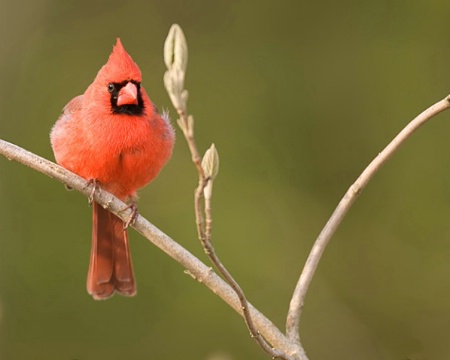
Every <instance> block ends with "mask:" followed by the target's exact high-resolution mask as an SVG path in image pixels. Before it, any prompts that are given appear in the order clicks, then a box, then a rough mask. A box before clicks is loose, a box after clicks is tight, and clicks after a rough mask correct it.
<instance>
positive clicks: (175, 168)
mask: <svg viewBox="0 0 450 360" xmlns="http://www.w3.org/2000/svg"><path fill="white" fill-rule="evenodd" d="M449 15H450V3H449V2H448V1H443V0H434V1H430V0H416V1H388V0H377V1H350V0H344V1H331V0H328V1H323V2H319V1H317V2H314V1H298V0H289V1H278V2H275V1H267V0H265V1H230V0H226V1H225V0H219V1H206V0H196V1H182V0H178V1H175V0H173V1H162V0H161V1H137V0H134V1H133V0H131V1H117V0H109V1H99V0H84V1H58V0H28V1H27V0H24V1H11V0H10V1H6V0H0V111H1V117H0V137H1V138H2V139H5V140H8V141H11V142H13V143H16V144H18V145H20V146H23V147H24V148H26V149H29V150H31V151H33V152H36V153H37V154H39V155H42V156H44V157H46V158H49V159H53V155H52V152H51V149H50V145H49V139H48V133H49V130H50V128H51V126H52V124H53V123H54V122H55V120H56V119H57V118H58V116H59V114H60V111H61V109H62V107H63V106H64V105H65V104H66V103H67V101H68V100H70V99H71V98H72V97H74V96H75V95H78V94H81V93H83V92H84V90H85V89H86V87H87V86H88V85H89V84H90V82H91V81H92V80H93V79H94V77H95V74H96V72H97V71H98V70H99V69H100V67H101V66H102V65H103V64H104V63H105V62H106V60H107V58H108V55H109V53H110V51H111V49H112V45H113V44H114V43H115V39H116V37H118V36H120V37H121V39H122V41H123V43H124V45H125V47H126V49H127V50H128V51H129V52H130V54H131V55H132V56H133V58H134V60H135V61H136V62H137V63H138V64H139V65H140V68H141V70H142V72H143V75H144V81H143V83H144V86H145V87H146V89H147V92H148V93H149V94H150V96H151V98H152V99H153V101H154V102H155V104H156V105H157V106H158V107H159V108H164V107H167V108H170V109H171V112H172V114H173V113H174V111H173V110H172V108H171V105H170V101H169V99H168V96H167V94H166V92H165V90H164V87H163V83H162V76H163V73H164V63H163V60H162V47H163V42H164V39H165V37H166V35H167V32H168V30H169V28H170V25H171V24H172V23H175V22H176V23H179V24H180V25H181V26H182V28H183V29H184V31H185V34H186V37H187V40H188V44H189V55H190V57H189V68H188V75H187V84H186V85H187V88H188V90H189V92H190V101H189V109H190V112H191V113H192V114H194V116H195V119H196V126H197V128H196V129H197V132H196V135H197V141H198V144H199V147H200V148H201V149H202V151H203V150H205V149H206V148H207V147H208V146H209V144H210V143H211V142H214V143H215V144H216V146H217V148H218V150H219V153H220V157H221V170H220V175H219V178H218V179H217V181H216V184H215V195H214V240H215V246H216V250H217V251H218V253H219V254H220V255H221V256H222V258H223V261H224V262H225V263H226V264H227V265H228V266H229V268H230V270H231V271H232V273H234V274H235V277H236V278H237V279H238V280H239V281H240V283H241V285H242V286H243V288H244V289H245V291H246V293H247V295H248V297H249V299H250V301H251V302H252V303H253V304H254V305H255V306H256V307H258V308H259V309H260V310H261V311H262V312H263V313H264V314H265V315H266V316H267V317H269V318H270V319H272V320H273V321H274V323H276V324H277V325H278V326H279V327H280V328H281V329H284V322H285V316H286V311H287V308H288V304H289V300H290V297H291V294H292V291H293V288H294V285H295V282H296V280H297V278H298V275H299V273H300V271H301V268H302V266H303V264H304V261H305V259H306V257H307V255H308V252H309V250H310V248H311V245H312V243H313V241H314V239H315V237H316V236H317V235H318V233H319V231H320V230H321V228H322V227H323V225H324V224H325V222H326V221H327V219H328V217H329V216H330V214H331V212H332V211H333V209H334V208H335V206H336V204H337V202H338V201H339V199H340V198H341V196H342V195H343V194H344V192H345V191H346V189H347V188H348V187H349V186H350V184H351V183H352V182H353V181H354V180H355V179H356V177H357V176H358V175H359V173H360V172H361V171H362V170H363V168H364V167H365V166H366V165H367V164H368V162H369V161H370V160H372V159H373V157H374V156H375V155H376V154H377V153H378V152H379V151H380V150H381V149H382V148H383V147H384V146H385V145H386V144H387V143H388V141H390V139H391V138H392V137H393V136H394V135H395V134H396V133H397V132H398V131H399V130H400V129H401V128H402V127H403V126H404V125H406V123H407V122H408V121H409V120H411V119H412V118H413V117H414V116H415V115H417V114H418V113H419V112H420V111H422V110H423V109H425V108H426V107H428V106H429V105H431V104H432V103H434V102H436V101H438V100H440V99H441V98H443V97H444V96H445V95H446V94H447V93H448V91H449V86H448V84H449V81H450V79H449V75H448V74H447V73H446V71H447V70H448V69H449V64H450V46H449V38H448V35H449V33H450V21H449ZM173 117H174V116H173ZM177 133H178V142H177V144H176V147H175V152H174V155H173V159H172V161H171V162H170V163H169V164H168V165H167V167H166V168H165V169H164V170H163V172H162V173H161V175H160V176H159V178H158V179H157V180H156V181H155V182H154V183H152V184H151V185H150V186H148V187H147V188H145V189H144V190H142V191H141V192H140V195H141V200H140V212H141V213H142V214H143V215H144V216H146V217H147V218H148V219H149V220H150V221H152V222H153V223H154V224H155V225H156V226H158V227H160V228H161V229H162V230H163V231H165V232H166V233H167V234H168V235H170V236H171V237H173V238H174V239H175V240H177V241H178V242H180V243H181V244H182V245H183V246H185V247H186V248H187V249H189V250H190V251H192V252H193V253H194V254H196V255H197V256H199V257H200V258H201V259H203V260H204V261H207V259H205V257H204V255H203V252H202V250H201V248H200V245H199V243H198V241H197V239H196V233H195V225H194V218H193V209H192V207H193V203H192V193H193V189H194V187H195V185H196V182H197V181H196V173H195V171H194V168H193V166H192V165H191V163H190V156H189V154H188V151H187V147H186V145H185V142H184V139H183V138H182V137H181V135H180V132H179V131H177ZM449 133H450V113H443V114H441V115H439V116H438V117H437V118H436V119H434V120H433V121H432V122H431V123H430V124H428V125H426V126H425V127H424V128H423V129H420V131H419V132H418V133H417V134H415V135H414V136H413V137H412V138H411V139H410V140H409V141H408V142H407V143H406V144H405V146H403V148H402V149H401V150H400V151H399V153H397V154H396V155H395V157H394V158H393V159H392V160H391V161H390V162H389V164H387V165H386V166H385V167H384V168H383V169H382V171H381V172H380V173H379V174H378V175H377V176H376V177H375V179H374V180H373V181H372V183H371V184H370V185H369V187H368V188H367V189H366V191H365V192H364V193H363V195H362V196H361V198H360V199H359V200H358V202H357V203H356V205H355V206H354V208H353V209H352V210H351V211H350V213H349V215H348V217H347V218H346V220H345V221H344V223H343V225H342V227H341V228H340V229H339V231H338V232H337V234H336V236H335V237H334V239H333V241H332V242H331V244H330V246H329V247H328V248H327V251H326V252H325V255H324V257H323V260H322V262H321V264H320V266H319V270H318V272H317V275H316V276H315V278H314V280H313V283H312V286H311V289H310V291H309V293H308V296H307V299H306V304H305V308H304V313H303V317H302V324H301V337H302V341H303V344H304V346H305V348H306V351H307V352H308V354H309V357H310V359H311V360H316V359H321V360H328V359H330V360H331V359H333V360H340V359H367V360H371V359H378V360H379V359H389V360H390V359H392V360H394V359H402V360H404V359H411V360H431V359H444V358H448V356H449V354H450V342H449V341H448V339H449V334H450V223H449V220H448V219H449V217H450V190H449V189H450V187H449V184H450V155H449V150H450V149H449V141H448V137H449ZM90 233H91V209H89V208H88V206H87V201H86V199H85V198H84V197H82V196H81V195H79V194H78V193H75V192H67V191H65V190H64V188H63V186H62V185H61V184H59V183H57V182H55V181H52V180H51V179H49V178H47V177H45V176H43V175H41V174H39V173H37V172H34V171H32V170H30V169H28V168H26V167H24V166H22V165H20V164H17V163H14V162H9V161H7V160H6V159H5V158H3V157H0V359H2V360H3V359H6V360H27V359H46V360H62V359H66V360H74V359H76V360H89V359H96V360H106V359H108V360H110V359H153V358H155V359H206V360H213V359H214V360H217V359H228V360H236V359H266V358H268V357H267V356H266V355H264V354H263V352H262V351H261V350H260V349H259V348H258V347H257V346H256V345H255V343H254V342H253V341H252V340H251V339H250V337H249V336H248V332H247V330H246V328H245V326H244V323H243V321H242V320H241V318H240V317H239V316H238V315H237V314H235V313H234V312H233V311H232V310H231V309H230V308H229V307H228V306H226V305H225V304H224V303H223V302H222V301H221V300H220V299H219V298H217V297H216V296H214V295H213V294H212V293H211V292H210V291H209V290H207V289H206V288H205V287H203V286H202V285H200V284H198V283H196V282H195V281H193V280H192V279H191V278H190V277H189V276H186V275H184V274H183V269H182V268H181V267H180V266H179V265H178V264H177V263H175V262H174V261H173V260H171V259H170V258H168V257H167V256H166V255H164V254H163V253H162V252H161V251H159V250H158V249H156V248H154V247H153V246H151V245H149V243H148V241H146V240H145V239H143V238H142V237H141V236H139V235H138V234H137V233H136V232H134V231H131V242H132V253H133V260H134V265H135V271H136V276H137V281H138V296H137V297H135V298H132V299H129V298H122V297H120V296H115V297H114V298H112V299H111V300H108V301H104V302H96V301H94V300H92V299H91V298H90V296H88V294H87V293H86V290H85V280H86V272H87V266H88V260H89V251H90Z"/></svg>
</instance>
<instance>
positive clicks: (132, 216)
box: [123, 200, 139, 230]
mask: <svg viewBox="0 0 450 360" xmlns="http://www.w3.org/2000/svg"><path fill="white" fill-rule="evenodd" d="M127 209H131V214H130V218H129V219H128V220H127V222H125V224H124V225H123V229H124V230H126V229H128V227H129V226H130V225H133V224H134V223H135V222H136V219H137V217H138V216H139V211H138V208H137V205H136V202H135V201H134V200H131V204H130V205H128V206H127V207H126V208H125V209H123V210H127Z"/></svg>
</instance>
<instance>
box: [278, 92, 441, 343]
mask: <svg viewBox="0 0 450 360" xmlns="http://www.w3.org/2000/svg"><path fill="white" fill-rule="evenodd" d="M449 107H450V95H448V96H447V97H446V98H445V99H443V100H441V101H439V102H437V103H436V104H434V105H432V106H430V107H429V108H428V109H426V110H425V111H423V112H422V113H421V114H420V115H418V116H417V117H416V118H415V119H414V120H412V121H411V122H410V123H409V124H408V125H407V126H406V127H405V128H404V129H403V130H402V131H400V133H399V134H398V135H397V136H396V137H395V138H394V139H393V140H392V141H391V142H390V143H389V144H388V145H387V146H386V147H385V148H384V150H383V151H382V152H380V153H379V154H378V156H377V157H376V158H375V159H374V160H373V161H372V162H371V163H370V164H369V165H368V166H367V167H366V169H365V170H364V171H363V172H362V174H361V175H360V176H359V177H358V179H356V181H355V182H354V183H353V185H352V186H350V188H349V189H348V190H347V192H346V193H345V195H344V197H343V198H342V200H341V201H340V202H339V204H338V206H337V207H336V209H335V210H334V212H333V214H332V215H331V217H330V219H329V220H328V222H327V223H326V225H325V227H324V228H323V229H322V232H321V233H320V234H319V236H318V238H317V239H316V241H315V243H314V245H313V247H312V249H311V252H310V254H309V256H308V259H307V260H306V264H305V266H304V268H303V271H302V273H301V275H300V278H299V280H298V283H297V285H296V287H295V290H294V293H293V296H292V299H291V303H290V306H289V311H288V316H287V320H286V334H287V337H288V339H289V340H291V341H294V342H295V343H297V344H300V335H299V323H300V316H301V312H302V308H303V303H304V300H305V296H306V293H307V291H308V288H309V284H310V283H311V280H312V278H313V276H314V273H315V271H316V269H317V266H318V264H319V261H320V258H321V256H322V254H323V252H324V250H325V247H326V246H327V244H328V242H329V241H330V239H331V237H332V236H333V234H334V233H335V231H336V229H337V228H338V226H339V225H340V223H341V222H342V220H343V219H344V217H345V215H346V214H347V212H348V210H349V209H350V208H351V206H352V204H353V203H354V202H355V200H356V199H357V198H358V196H359V195H360V194H361V192H362V191H363V189H364V188H365V187H366V185H367V184H368V183H369V181H370V180H371V179H372V177H373V176H374V175H375V174H376V173H377V172H378V170H379V169H380V168H381V167H382V166H383V165H384V164H385V163H386V162H387V161H388V160H389V158H390V157H391V156H392V155H393V154H394V153H395V152H396V151H397V150H398V148H399V147H400V145H401V144H403V142H404V141H405V140H406V139H408V138H409V137H410V136H411V135H412V133H413V132H414V131H415V130H417V129H418V128H419V127H420V126H421V125H423V124H424V123H426V122H427V121H428V120H430V119H431V118H432V117H433V116H435V115H437V114H439V113H440V112H442V111H444V110H447V109H448V108H449Z"/></svg>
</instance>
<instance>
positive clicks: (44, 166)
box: [0, 139, 308, 360]
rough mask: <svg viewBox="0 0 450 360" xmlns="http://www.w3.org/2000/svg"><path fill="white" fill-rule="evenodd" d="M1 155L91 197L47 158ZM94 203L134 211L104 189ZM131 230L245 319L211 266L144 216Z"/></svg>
mask: <svg viewBox="0 0 450 360" xmlns="http://www.w3.org/2000/svg"><path fill="white" fill-rule="evenodd" d="M0 154H2V155H4V156H5V157H6V158H7V159H9V160H15V161H17V162H19V163H22V164H24V165H26V166H28V167H30V168H32V169H34V170H37V171H39V172H41V173H43V174H45V175H47V176H49V177H51V178H53V179H55V180H58V181H60V182H61V183H63V184H65V185H67V186H70V187H71V188H73V189H75V190H77V191H78V192H80V193H82V194H83V195H84V196H86V197H89V196H90V195H91V188H92V185H89V186H86V184H87V180H86V179H83V178H82V177H80V176H78V175H76V174H74V173H72V172H70V171H68V170H66V169H64V168H62V167H61V166H59V165H57V164H55V163H53V162H51V161H49V160H47V159H44V158H42V157H40V156H37V155H35V154H33V153H31V152H29V151H27V150H25V149H22V148H21V147H19V146H16V145H14V144H11V143H9V142H7V141H4V140H1V139H0ZM94 200H95V201H96V202H97V203H99V204H100V205H102V206H103V207H105V208H107V209H108V210H109V211H111V212H112V213H113V214H115V215H117V216H118V217H120V218H121V219H122V220H124V221H127V220H128V219H129V216H130V215H131V210H130V209H129V208H127V205H126V204H125V203H124V202H122V201H120V200H119V199H117V198H116V197H115V196H114V195H112V194H111V193H108V192H107V191H105V190H103V189H102V191H96V192H95V194H94ZM131 227H133V228H134V229H135V230H136V231H138V232H139V233H140V234H142V235H143V236H144V237H145V238H147V239H148V240H149V241H150V242H151V243H153V244H154V245H155V246H157V247H158V248H160V249H161V250H162V251H164V252H165V253H166V254H167V255H169V256H170V257H171V258H173V259H174V260H175V261H177V262H178V263H179V264H180V265H182V266H183V267H184V268H185V269H186V271H185V272H186V273H188V274H189V275H191V276H192V277H193V278H194V279H196V280H197V281H198V282H200V283H202V284H204V285H205V286H206V287H207V288H209V289H210V290H211V291H212V292H213V293H215V294H216V295H217V296H219V297H220V298H221V299H222V300H223V301H225V302H226V303H227V304H228V305H230V306H231V307H232V308H233V309H234V310H235V311H236V312H237V313H239V314H240V315H241V316H243V312H242V309H241V305H240V302H239V299H238V297H237V296H236V294H235V292H234V291H233V289H232V288H231V287H230V286H229V285H228V284H227V283H225V282H224V281H223V280H222V279H221V278H220V277H219V276H217V274H216V273H215V272H214V271H213V270H212V269H211V268H210V267H208V266H206V265H205V264H203V263H202V262H201V261H200V260H199V259H198V258H196V257H195V256H194V255H192V254H191V253H190V252H189V251H188V250H186V249H185V248H183V247H182V246H181V245H179V244H178V243H177V242H175V241H174V240H172V239H171V238H170V237H169V236H168V235H166V234H165V233H163V232H162V231H161V230H159V229H158V228H157V227H155V226H154V225H153V224H151V223H150V222H149V221H148V220H146V219H145V218H143V217H142V216H141V215H139V216H138V217H137V219H136V222H135V223H134V224H133V225H131ZM249 311H250V313H251V316H252V318H253V320H254V322H255V324H256V326H257V327H258V329H259V330H260V332H261V334H262V335H263V336H264V337H265V338H266V339H267V340H268V341H270V343H271V344H272V345H273V346H276V347H277V348H278V349H280V350H282V351H283V352H284V353H286V354H289V358H288V359H289V360H308V358H307V357H306V355H305V354H304V352H303V350H301V349H299V348H298V346H296V345H294V344H292V343H291V342H290V341H289V340H288V339H287V338H286V337H285V336H284V335H283V334H282V333H281V332H280V331H279V330H278V329H277V327H276V326H275V325H274V324H273V323H272V322H271V321H270V320H269V319H267V318H266V317H265V316H264V315H263V314H262V313H260V312H259V311H258V310H257V309H256V308H254V307H253V306H252V305H251V304H249Z"/></svg>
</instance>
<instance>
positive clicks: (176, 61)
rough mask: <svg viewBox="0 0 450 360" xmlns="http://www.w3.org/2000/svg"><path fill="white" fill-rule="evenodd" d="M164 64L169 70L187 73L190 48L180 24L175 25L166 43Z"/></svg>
mask: <svg viewBox="0 0 450 360" xmlns="http://www.w3.org/2000/svg"><path fill="white" fill-rule="evenodd" d="M164 62H165V63H166V66H167V69H169V70H171V69H174V70H179V71H182V72H186V68H187V62H188V48H187V42H186V38H185V36H184V33H183V30H181V27H180V26H179V25H178V24H173V25H172V27H171V28H170V30H169V34H168V35H167V38H166V41H165V43H164Z"/></svg>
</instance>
